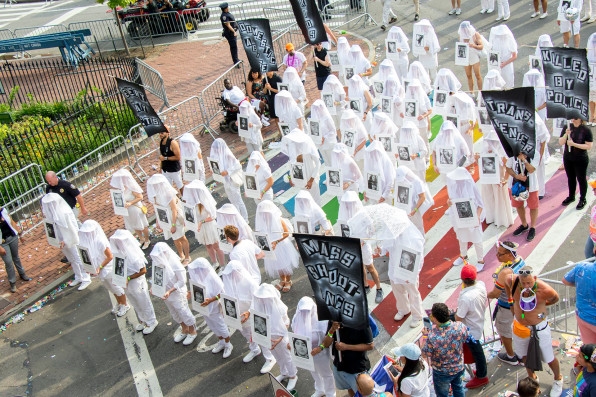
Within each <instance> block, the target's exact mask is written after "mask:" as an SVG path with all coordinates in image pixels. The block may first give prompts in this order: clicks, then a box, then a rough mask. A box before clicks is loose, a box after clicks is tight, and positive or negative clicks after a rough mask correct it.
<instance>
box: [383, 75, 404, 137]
mask: <svg viewBox="0 0 596 397" xmlns="http://www.w3.org/2000/svg"><path fill="white" fill-rule="evenodd" d="M405 95H406V93H405V91H404V87H403V85H402V84H401V82H400V80H399V79H396V78H394V77H391V76H390V77H389V78H388V79H387V80H386V81H385V84H384V85H383V96H385V97H390V98H391V108H390V111H391V118H392V119H393V122H394V123H395V125H396V126H398V127H401V126H402V124H403V118H402V117H401V115H402V114H403V113H404V111H405V109H404V100H403V98H404V96H405Z"/></svg>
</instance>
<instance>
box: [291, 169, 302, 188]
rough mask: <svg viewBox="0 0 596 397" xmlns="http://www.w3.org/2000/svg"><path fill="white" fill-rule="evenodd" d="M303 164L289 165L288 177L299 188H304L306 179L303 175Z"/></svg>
mask: <svg viewBox="0 0 596 397" xmlns="http://www.w3.org/2000/svg"><path fill="white" fill-rule="evenodd" d="M304 171H305V169H304V163H290V175H291V176H292V183H294V186H297V187H299V188H304V187H306V178H305V175H304Z"/></svg>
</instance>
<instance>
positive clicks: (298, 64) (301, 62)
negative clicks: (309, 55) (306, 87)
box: [282, 43, 308, 84]
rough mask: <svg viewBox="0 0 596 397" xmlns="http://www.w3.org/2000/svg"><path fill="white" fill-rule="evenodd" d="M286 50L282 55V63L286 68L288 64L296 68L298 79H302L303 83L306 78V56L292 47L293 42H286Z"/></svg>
mask: <svg viewBox="0 0 596 397" xmlns="http://www.w3.org/2000/svg"><path fill="white" fill-rule="evenodd" d="M286 52H287V54H286V55H284V59H283V61H282V63H283V64H284V66H285V67H286V68H287V67H288V66H292V67H293V68H294V69H296V70H297V71H298V75H299V76H300V79H301V80H302V84H304V81H305V80H306V66H307V64H308V62H307V61H306V57H305V56H304V54H303V53H301V52H299V51H296V50H295V49H294V44H292V43H288V44H286Z"/></svg>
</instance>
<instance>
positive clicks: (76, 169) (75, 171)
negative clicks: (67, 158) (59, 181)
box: [72, 165, 79, 176]
mask: <svg viewBox="0 0 596 397" xmlns="http://www.w3.org/2000/svg"><path fill="white" fill-rule="evenodd" d="M72 173H73V174H74V176H77V175H79V169H78V167H77V166H76V165H75V166H74V167H72Z"/></svg>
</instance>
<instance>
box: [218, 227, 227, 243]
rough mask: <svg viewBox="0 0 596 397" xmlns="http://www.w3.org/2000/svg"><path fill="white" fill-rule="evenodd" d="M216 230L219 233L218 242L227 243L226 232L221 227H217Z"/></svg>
mask: <svg viewBox="0 0 596 397" xmlns="http://www.w3.org/2000/svg"><path fill="white" fill-rule="evenodd" d="M217 232H218V234H219V242H220V243H227V242H228V239H227V238H226V234H225V233H224V230H223V229H220V228H217Z"/></svg>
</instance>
